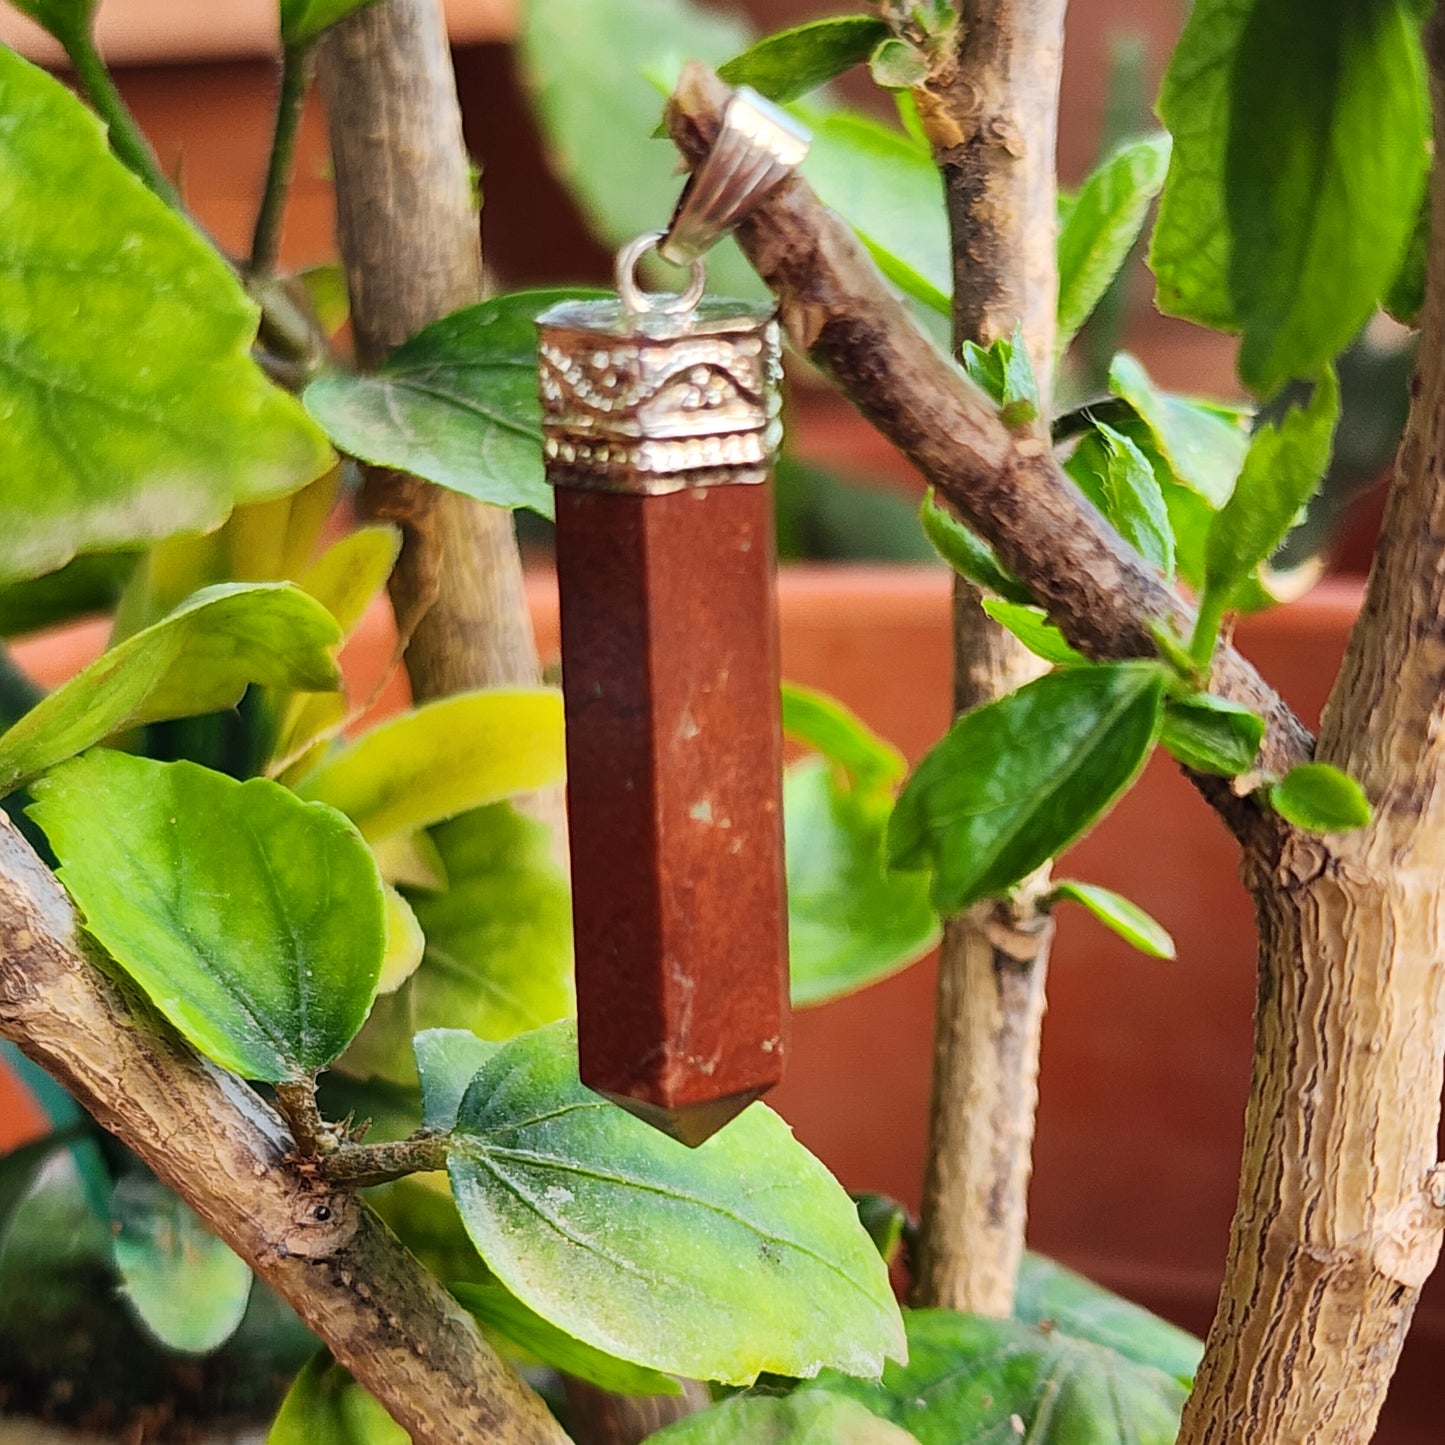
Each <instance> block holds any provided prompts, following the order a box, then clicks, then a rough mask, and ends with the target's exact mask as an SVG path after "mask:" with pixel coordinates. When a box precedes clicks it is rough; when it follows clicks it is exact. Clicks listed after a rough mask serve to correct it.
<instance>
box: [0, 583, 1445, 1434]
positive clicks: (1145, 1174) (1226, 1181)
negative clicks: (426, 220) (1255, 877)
mask: <svg viewBox="0 0 1445 1445" xmlns="http://www.w3.org/2000/svg"><path fill="white" fill-rule="evenodd" d="M529 594H530V599H531V602H532V609H533V617H534V622H535V625H536V630H537V637H538V644H539V648H540V650H541V652H542V655H543V658H544V660H553V659H555V657H556V652H557V613H556V590H555V585H554V583H553V581H552V579H551V578H549V577H545V576H534V577H532V579H531V581H530V587H529ZM779 596H780V616H781V623H782V655H783V667H784V672H785V675H786V676H788V677H790V678H792V679H794V680H796V681H798V682H804V683H809V684H811V685H813V686H817V687H821V688H824V689H826V690H828V691H829V692H832V693H833V694H835V695H836V696H838V697H839V698H841V699H842V700H843V701H844V702H846V703H847V704H848V705H849V706H851V707H853V708H854V709H856V710H857V711H858V712H859V713H860V714H861V715H862V716H863V717H864V718H865V719H866V720H867V721H868V722H869V723H870V724H871V725H872V726H873V727H874V728H876V729H877V730H878V731H879V732H881V733H882V734H883V735H884V736H886V737H888V738H890V739H891V740H892V741H893V742H895V743H896V744H898V746H900V747H901V748H902V749H903V750H904V751H905V752H906V753H907V754H908V755H909V757H910V758H917V757H918V756H920V755H921V753H922V752H923V751H924V750H925V749H926V748H927V747H928V746H929V745H930V744H931V743H932V742H933V741H934V740H935V739H936V738H937V737H938V736H939V735H940V734H941V733H942V731H943V730H944V728H945V727H946V725H947V721H948V699H949V677H950V643H949V582H948V578H947V577H946V576H945V575H943V573H942V572H940V571H938V570H936V569H924V568H920V569H875V568H855V569H839V568H809V567H797V568H791V569H788V570H786V571H785V572H784V574H783V577H782V579H781V584H780V591H779ZM1359 598H1360V589H1359V586H1358V584H1357V583H1330V584H1326V585H1324V586H1322V587H1320V588H1318V589H1317V590H1316V591H1315V592H1314V593H1312V594H1311V595H1310V596H1309V597H1307V598H1305V599H1304V600H1303V601H1301V602H1297V603H1295V604H1293V605H1291V606H1289V607H1284V608H1280V609H1278V610H1277V611H1275V612H1273V613H1269V614H1266V615H1265V616H1263V617H1260V618H1255V619H1246V620H1245V621H1243V622H1242V623H1241V624H1240V626H1239V629H1238V633H1237V639H1236V640H1237V642H1238V645H1239V646H1240V647H1241V649H1242V650H1243V651H1244V652H1245V654H1246V655H1247V656H1249V657H1250V658H1251V659H1252V660H1253V661H1254V662H1256V663H1257V664H1258V666H1259V667H1260V669H1261V671H1262V672H1263V673H1264V675H1265V676H1266V677H1268V678H1269V679H1270V680H1271V682H1273V683H1274V684H1275V685H1276V686H1277V687H1278V688H1279V690H1280V691H1281V692H1282V693H1283V695H1284V696H1285V697H1286V698H1287V699H1288V700H1289V701H1290V702H1291V703H1292V704H1293V706H1294V707H1295V708H1296V710H1297V711H1299V712H1300V714H1301V715H1302V716H1303V717H1304V718H1305V719H1306V720H1307V721H1309V722H1313V721H1314V720H1315V719H1316V718H1317V717H1318V713H1319V709H1320V706H1321V704H1322V703H1323V700H1324V697H1325V693H1326V691H1327V689H1328V687H1329V685H1330V682H1331V680H1332V679H1333V677H1334V675H1335V671H1336V669H1337V667H1338V664H1339V660H1340V657H1341V655H1342V653H1343V650H1344V644H1345V638H1346V635H1347V632H1348V628H1349V625H1350V623H1351V621H1352V619H1353V617H1354V614H1355V612H1356V610H1357V608H1358V605H1359ZM392 637H393V634H392V632H391V630H390V625H389V619H387V618H386V617H385V616H384V615H383V614H381V613H379V612H378V613H376V614H374V615H373V616H372V617H370V618H369V619H368V622H367V624H366V625H365V626H364V628H363V629H362V631H361V632H360V633H359V634H358V636H357V638H356V639H355V640H354V641H353V643H352V644H351V646H350V647H349V648H348V650H347V655H346V658H345V662H346V666H347V671H348V674H349V675H350V676H351V677H352V678H353V686H354V687H355V688H356V689H357V690H358V692H359V693H360V694H362V695H364V694H365V692H367V691H369V690H370V688H371V687H372V686H373V685H374V683H375V681H376V680H377V679H378V678H379V677H381V676H383V675H384V674H385V672H386V670H387V666H388V663H389V660H390V656H391V649H392ZM102 640H103V629H102V628H100V627H90V628H87V629H76V630H73V631H72V632H70V633H67V634H62V635H61V636H60V637H57V638H54V639H50V640H45V641H42V642H40V643H31V644H27V645H24V646H22V647H21V648H18V649H17V652H18V655H19V657H20V659H21V661H22V663H23V664H24V665H25V666H27V667H28V668H30V669H31V670H32V671H33V672H34V673H35V674H36V675H37V676H38V677H39V678H40V679H41V680H42V681H45V682H47V683H52V684H53V683H54V682H56V681H59V680H60V679H61V678H62V677H64V676H66V675H68V673H70V672H72V671H73V670H74V669H75V668H76V667H77V666H80V665H82V664H83V662H84V661H85V660H86V659H87V658H88V657H89V656H91V655H93V653H94V651H95V650H96V649H97V648H98V647H99V645H100V644H101V642H102ZM404 698H405V690H404V687H403V686H402V684H401V683H400V681H399V680H398V679H396V678H393V679H392V682H391V685H390V687H389V689H388V691H387V695H386V697H385V699H384V701H383V703H382V707H383V708H388V709H389V708H392V707H395V706H398V705H400V704H401V703H402V702H403V701H404ZM1235 870H1236V849H1235V846H1234V843H1233V841H1232V839H1231V838H1230V837H1229V836H1228V834H1227V833H1226V832H1225V830H1224V829H1223V828H1222V827H1221V826H1220V825H1219V823H1218V822H1217V821H1216V820H1215V818H1214V817H1213V815H1212V814H1211V813H1210V812H1209V810H1208V809H1207V808H1206V807H1205V805H1204V804H1203V803H1202V802H1201V801H1200V799H1199V798H1198V797H1197V796H1196V795H1195V793H1194V792H1193V790H1192V789H1191V788H1190V787H1189V786H1188V784H1187V783H1185V782H1184V781H1183V780H1182V779H1181V777H1180V776H1179V774H1178V771H1177V770H1176V769H1175V768H1174V767H1173V766H1172V765H1171V764H1170V763H1169V762H1168V760H1167V759H1162V758H1161V759H1157V760H1156V761H1155V762H1154V763H1153V764H1151V765H1150V767H1149V768H1148V769H1147V770H1146V772H1145V775H1144V777H1143V779H1142V780H1141V782H1140V784H1139V785H1138V787H1136V788H1135V789H1134V791H1133V792H1132V793H1131V794H1130V795H1129V796H1128V797H1127V798H1126V799H1125V800H1124V802H1123V803H1121V804H1120V806H1119V807H1118V809H1117V810H1116V811H1115V812H1114V814H1113V815H1112V816H1111V817H1110V818H1108V819H1107V820H1106V821H1105V822H1104V824H1103V825H1102V826H1101V827H1100V828H1099V829H1098V831H1097V832H1096V833H1095V834H1094V835H1093V836H1092V837H1090V838H1088V839H1086V840H1085V842H1084V843H1083V844H1081V845H1080V846H1079V847H1078V848H1077V849H1075V850H1073V851H1072V852H1071V853H1070V854H1069V855H1068V856H1067V857H1066V859H1065V861H1064V863H1063V864H1062V871H1063V872H1065V873H1067V874H1068V875H1071V876H1077V877H1081V878H1084V879H1087V880H1090V881H1095V882H1099V883H1103V884H1105V885H1107V886H1109V887H1113V888H1117V889H1119V890H1120V891H1121V892H1124V893H1125V894H1127V895H1128V896H1129V897H1131V898H1133V899H1135V900H1136V901H1137V902H1139V903H1140V904H1142V905H1143V906H1144V907H1145V908H1147V909H1148V910H1149V911H1150V912H1151V913H1153V914H1154V915H1155V916H1156V917H1157V918H1159V920H1160V921H1161V922H1162V923H1163V924H1164V925H1165V926H1166V927H1167V928H1168V929H1169V930H1170V931H1171V932H1172V933H1173V934H1174V936H1175V939H1176V941H1177V943H1178V945H1179V958H1178V961H1177V962H1176V963H1173V964H1163V963H1158V962H1155V961H1152V960H1149V959H1145V958H1143V957H1141V956H1140V955H1138V954H1136V953H1134V952H1133V951H1132V950H1131V949H1129V948H1128V947H1127V946H1126V945H1124V944H1122V943H1121V942H1120V941H1118V940H1117V939H1116V938H1115V937H1114V936H1113V935H1112V934H1110V933H1108V932H1106V931H1105V930H1103V929H1102V928H1100V927H1099V926H1098V925H1096V924H1095V923H1094V922H1093V921H1092V920H1091V919H1089V918H1088V917H1086V916H1085V915H1083V914H1082V913H1081V912H1076V911H1071V912H1069V913H1066V914H1065V915H1063V917H1062V918H1061V920H1060V930H1059V937H1058V942H1057V944H1056V946H1055V950H1054V962H1053V966H1052V971H1051V979H1050V1001H1051V1009H1050V1013H1049V1018H1048V1022H1047V1024H1046V1027H1045V1034H1044V1062H1043V1073H1042V1078H1041V1081H1040V1117H1039V1128H1038V1139H1037V1146H1036V1153H1035V1171H1034V1185H1033V1191H1032V1220H1031V1239H1032V1242H1033V1244H1034V1245H1035V1247H1037V1248H1039V1249H1042V1250H1045V1251H1047V1252H1050V1253H1052V1254H1055V1255H1057V1256H1059V1257H1061V1258H1063V1259H1065V1260H1067V1261H1068V1262H1070V1263H1072V1264H1074V1265H1075V1266H1077V1267H1079V1268H1081V1269H1083V1270H1085V1271H1086V1272H1088V1273H1090V1274H1092V1275H1093V1276H1094V1277H1096V1278H1098V1279H1100V1280H1101V1281H1102V1282H1104V1283H1106V1284H1109V1285H1111V1286H1113V1287H1114V1288H1117V1289H1120V1290H1122V1291H1124V1292H1125V1293H1128V1294H1131V1295H1132V1296H1134V1297H1135V1298H1138V1299H1141V1300H1142V1301H1144V1302H1145V1303H1147V1304H1149V1305H1151V1306H1153V1307H1154V1308H1156V1309H1160V1310H1161V1311H1163V1312H1164V1313H1166V1314H1168V1315H1169V1316H1171V1317H1172V1318H1174V1319H1177V1320H1178V1321H1179V1322H1180V1323H1182V1324H1185V1325H1187V1326H1189V1327H1192V1328H1194V1329H1196V1330H1203V1329H1205V1328H1207V1326H1208V1323H1209V1319H1210V1316H1211V1314H1212V1312H1213V1307H1214V1301H1215V1297H1216V1295H1217V1292H1218V1283H1219V1278H1220V1272H1221V1267H1222V1260H1223V1258H1224V1251H1225V1243H1226V1238H1227V1232H1228V1225H1229V1219H1230V1215H1231V1213H1232V1210H1233V1207H1234V1192H1235V1185H1236V1181H1237V1178H1238V1161H1239V1152H1240V1144H1241V1139H1242V1132H1243V1130H1242V1121H1243V1109H1244V1102H1245V1098H1246V1094H1247V1090H1248V1081H1249V1063H1250V1040H1251V1014H1252V1008H1253V999H1254V948H1255V940H1254V925H1253V919H1252V916H1251V911H1250V905H1249V901H1248V898H1247V896H1246V894H1245V892H1244V889H1243V887H1242V885H1241V884H1240V883H1239V881H1238V878H1237V876H1236V871H1235ZM933 983H934V969H933V963H932V960H929V961H927V962H924V963H921V964H919V965H918V966H916V967H915V968H913V969H911V970H909V971H907V972H906V973H904V974H901V975H899V976H897V977H895V978H893V979H891V980H888V981H886V982H884V983H882V984H880V985H878V986H877V987H875V988H873V989H870V990H868V991H867V992H866V993H863V994H860V995H857V996H855V997H853V998H851V999H844V1000H841V1001H839V1002H837V1003H833V1004H829V1005H827V1006H825V1007H823V1008H820V1009H814V1010H809V1011H807V1012H804V1013H802V1014H800V1015H799V1016H798V1017H797V1020H796V1024H795V1032H794V1051H793V1057H792V1061H791V1066H790V1074H789V1077H788V1079H787V1081H786V1082H785V1083H784V1084H783V1085H782V1086H781V1087H780V1088H779V1089H778V1090H777V1091H776V1093H775V1095H774V1096H773V1099H772V1101H771V1102H773V1103H774V1105H775V1106H776V1107H777V1108H778V1109H779V1110H780V1111H781V1112H782V1113H783V1114H784V1115H785V1117H787V1118H788V1120H789V1121H790V1122H791V1123H792V1124H793V1126H794V1127H795V1129H796V1130H797V1133H798V1135H799V1137H800V1138H801V1139H802V1140H803V1141H804V1142H805V1143H806V1144H807V1145H808V1146H809V1147H810V1148H811V1149H813V1150H814V1151H815V1152H816V1153H818V1154H819V1155H820V1156H821V1157H822V1158H823V1160H824V1161H825V1162H826V1163H827V1164H828V1165H829V1166H830V1167H831V1168H832V1169H833V1170H834V1171H835V1172H836V1173H837V1174H838V1175H839V1177H840V1178H841V1179H842V1180H843V1182H844V1183H845V1184H846V1185H847V1186H849V1187H850V1188H855V1189H862V1188H866V1189H877V1190H882V1191H885V1192H888V1193H891V1194H894V1195H897V1196H898V1197H900V1198H902V1199H904V1200H906V1201H908V1202H910V1203H916V1202H917V1198H918V1192H919V1184H920V1181H921V1178H922V1173H923V1157H924V1147H925V1138H926V1125H927V1107H928V1088H929V1066H930V1052H931V1046H932V1023H931V1018H932V1007H933ZM5 1087H6V1085H5V1082H4V1076H3V1073H0V1140H4V1139H6V1138H7V1129H8V1137H9V1138H10V1139H11V1140H13V1139H14V1138H15V1137H16V1136H17V1135H18V1134H20V1133H22V1132H23V1131H24V1130H26V1129H28V1128H33V1127H34V1119H33V1115H32V1114H30V1113H20V1112H17V1105H16V1103H15V1101H14V1100H13V1099H12V1100H10V1101H9V1103H8V1104H7V1103H5V1102H4V1098H5V1096H4V1092H3V1091H4V1089H5ZM23 1107H24V1106H23V1104H22V1105H21V1106H20V1108H21V1109H22V1110H23ZM7 1109H8V1110H9V1114H8V1122H7V1114H6V1110H7ZM1442 1344H1445V1279H1442V1278H1438V1277H1437V1279H1436V1280H1435V1281H1433V1282H1432V1284H1431V1285H1430V1286H1428V1287H1427V1289H1426V1291H1425V1295H1424V1299H1423V1301H1422V1304H1421V1307H1420V1310H1419V1313H1418V1314H1417V1316H1416V1324H1415V1329H1414V1332H1413V1335H1412V1340H1411V1345H1410V1347H1409V1349H1408V1350H1407V1352H1406V1360H1405V1364H1404V1366H1403V1368H1402V1371H1401V1374H1400V1376H1399V1378H1398V1380H1397V1383H1396V1386H1395V1389H1394V1391H1393V1392H1392V1395H1391V1402H1390V1406H1389V1413H1388V1414H1387V1417H1386V1424H1385V1426H1384V1427H1383V1428H1382V1432H1381V1434H1380V1436H1379V1440H1380V1442H1381V1445H1417V1442H1418V1445H1425V1442H1426V1441H1436V1440H1438V1438H1439V1436H1438V1423H1437V1422H1434V1416H1433V1415H1432V1414H1431V1413H1430V1412H1431V1411H1432V1410H1433V1408H1434V1405H1433V1401H1434V1393H1433V1380H1432V1374H1431V1370H1432V1367H1431V1364H1430V1359H1431V1355H1432V1353H1436V1352H1438V1350H1439V1349H1440V1347H1441V1346H1442ZM1436 1358H1438V1353H1436Z"/></svg>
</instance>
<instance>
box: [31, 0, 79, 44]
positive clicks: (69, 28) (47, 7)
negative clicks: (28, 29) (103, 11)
mask: <svg viewBox="0 0 1445 1445" xmlns="http://www.w3.org/2000/svg"><path fill="white" fill-rule="evenodd" d="M10 3H11V4H12V5H14V6H15V8H16V9H17V10H19V11H20V13H21V14H22V15H28V16H29V17H30V18H31V19H32V20H33V21H35V23H36V24H37V25H43V26H44V27H45V28H46V29H47V30H48V31H49V32H50V33H51V34H52V35H53V36H54V37H55V38H56V39H57V40H58V41H60V43H61V44H62V45H66V46H69V44H70V43H71V42H72V41H73V40H75V39H77V38H79V37H81V36H84V35H87V34H89V33H90V27H91V24H92V23H93V21H94V19H95V12H96V11H97V10H98V9H99V8H100V0H10Z"/></svg>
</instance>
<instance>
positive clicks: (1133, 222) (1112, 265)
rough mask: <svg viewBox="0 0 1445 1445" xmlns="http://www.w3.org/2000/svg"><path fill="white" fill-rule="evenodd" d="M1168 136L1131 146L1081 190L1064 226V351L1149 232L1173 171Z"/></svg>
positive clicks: (1105, 164)
mask: <svg viewBox="0 0 1445 1445" xmlns="http://www.w3.org/2000/svg"><path fill="white" fill-rule="evenodd" d="M1169 148H1170V142H1169V137H1168V136H1167V135H1151V136H1148V137H1146V138H1145V139H1143V140H1136V141H1130V142H1128V143H1127V144H1125V145H1122V146H1120V147H1119V148H1118V149H1117V150H1115V151H1114V152H1113V154H1112V155H1110V156H1108V157H1107V158H1106V159H1105V160H1104V161H1103V162H1102V163H1101V164H1100V165H1099V166H1098V168H1097V169H1096V170H1095V171H1094V172H1093V174H1092V175H1090V176H1089V177H1088V179H1087V180H1085V182H1084V184H1083V185H1082V186H1080V188H1079V192H1078V195H1077V196H1075V197H1074V198H1073V204H1072V205H1071V206H1070V207H1069V210H1068V214H1067V215H1066V216H1064V217H1063V218H1062V220H1061V223H1060V226H1059V241H1058V256H1059V331H1058V341H1057V347H1058V350H1059V351H1060V352H1062V351H1063V350H1064V349H1065V347H1067V346H1068V344H1069V342H1070V341H1072V340H1073V338H1074V335H1075V334H1076V333H1077V331H1078V330H1079V328H1080V327H1081V326H1082V325H1083V324H1084V322H1086V321H1087V320H1088V319H1089V317H1090V315H1092V313H1093V310H1094V308H1095V307H1096V306H1097V305H1098V304H1099V302H1100V300H1102V299H1103V296H1104V293H1105V292H1106V291H1107V290H1108V289H1109V286H1110V283H1111V282H1112V281H1113V279H1114V277H1115V276H1116V275H1117V274H1118V272H1119V268H1120V267H1121V266H1122V265H1123V264H1124V262H1125V260H1126V259H1127V258H1128V255H1129V252H1130V251H1131V250H1132V249H1133V246H1134V242H1135V241H1137V240H1138V239H1139V232H1140V231H1142V230H1143V229H1144V220H1145V217H1147V216H1148V214H1149V206H1150V203H1151V202H1152V201H1153V199H1154V197H1155V196H1157V195H1158V194H1159V188H1160V187H1161V186H1162V185H1163V184H1164V174H1165V172H1166V171H1167V170H1168V168H1169Z"/></svg>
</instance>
